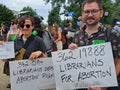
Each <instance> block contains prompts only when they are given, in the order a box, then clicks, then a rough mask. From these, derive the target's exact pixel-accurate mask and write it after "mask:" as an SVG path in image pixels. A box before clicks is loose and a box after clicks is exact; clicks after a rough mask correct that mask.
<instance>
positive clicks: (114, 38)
mask: <svg viewBox="0 0 120 90" xmlns="http://www.w3.org/2000/svg"><path fill="white" fill-rule="evenodd" d="M110 30H111V31H110V34H109V38H108V35H107V32H108V30H107V29H106V28H105V27H103V26H100V27H99V28H98V32H96V33H93V34H91V35H90V36H88V34H87V32H85V29H83V30H79V31H77V32H76V34H75V36H74V39H73V42H74V43H76V44H77V45H78V47H80V46H86V45H91V44H92V43H93V41H94V40H103V41H105V42H108V41H109V42H111V45H112V50H113V55H114V58H115V57H120V33H119V32H118V31H116V30H114V29H110ZM108 39H109V40H108Z"/></svg>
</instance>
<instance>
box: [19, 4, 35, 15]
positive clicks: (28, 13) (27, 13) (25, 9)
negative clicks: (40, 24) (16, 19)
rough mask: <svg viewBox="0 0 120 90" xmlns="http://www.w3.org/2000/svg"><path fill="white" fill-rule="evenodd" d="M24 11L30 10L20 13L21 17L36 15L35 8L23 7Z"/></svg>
mask: <svg viewBox="0 0 120 90" xmlns="http://www.w3.org/2000/svg"><path fill="white" fill-rule="evenodd" d="M22 11H28V12H26V13H23V14H20V17H21V16H23V15H30V16H34V15H36V11H35V10H33V9H32V8H31V7H29V6H27V7H23V9H22V10H21V12H22Z"/></svg>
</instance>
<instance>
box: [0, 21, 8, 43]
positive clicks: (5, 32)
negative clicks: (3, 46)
mask: <svg viewBox="0 0 120 90" xmlns="http://www.w3.org/2000/svg"><path fill="white" fill-rule="evenodd" d="M1 26H2V28H1V35H2V40H3V41H6V37H7V33H8V31H9V28H8V27H7V26H6V24H5V22H2V23H1Z"/></svg>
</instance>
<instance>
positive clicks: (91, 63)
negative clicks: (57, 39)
mask: <svg viewBox="0 0 120 90" xmlns="http://www.w3.org/2000/svg"><path fill="white" fill-rule="evenodd" d="M52 60H53V65H54V72H55V79H56V87H57V88H58V89H61V90H62V89H75V88H76V89H77V88H87V87H89V86H93V87H108V86H117V80H116V74H115V68H114V63H113V55H112V50H111V44H110V43H105V44H99V45H90V46H84V47H80V48H77V49H75V50H63V51H57V52H53V53H52ZM62 87H63V88H62Z"/></svg>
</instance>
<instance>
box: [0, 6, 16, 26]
mask: <svg viewBox="0 0 120 90" xmlns="http://www.w3.org/2000/svg"><path fill="white" fill-rule="evenodd" d="M14 18H15V16H14V14H13V12H12V11H11V10H10V9H8V8H7V7H6V6H5V5H3V4H0V23H1V22H3V21H4V22H5V23H6V25H8V26H9V25H10V21H11V20H12V19H14Z"/></svg>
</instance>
